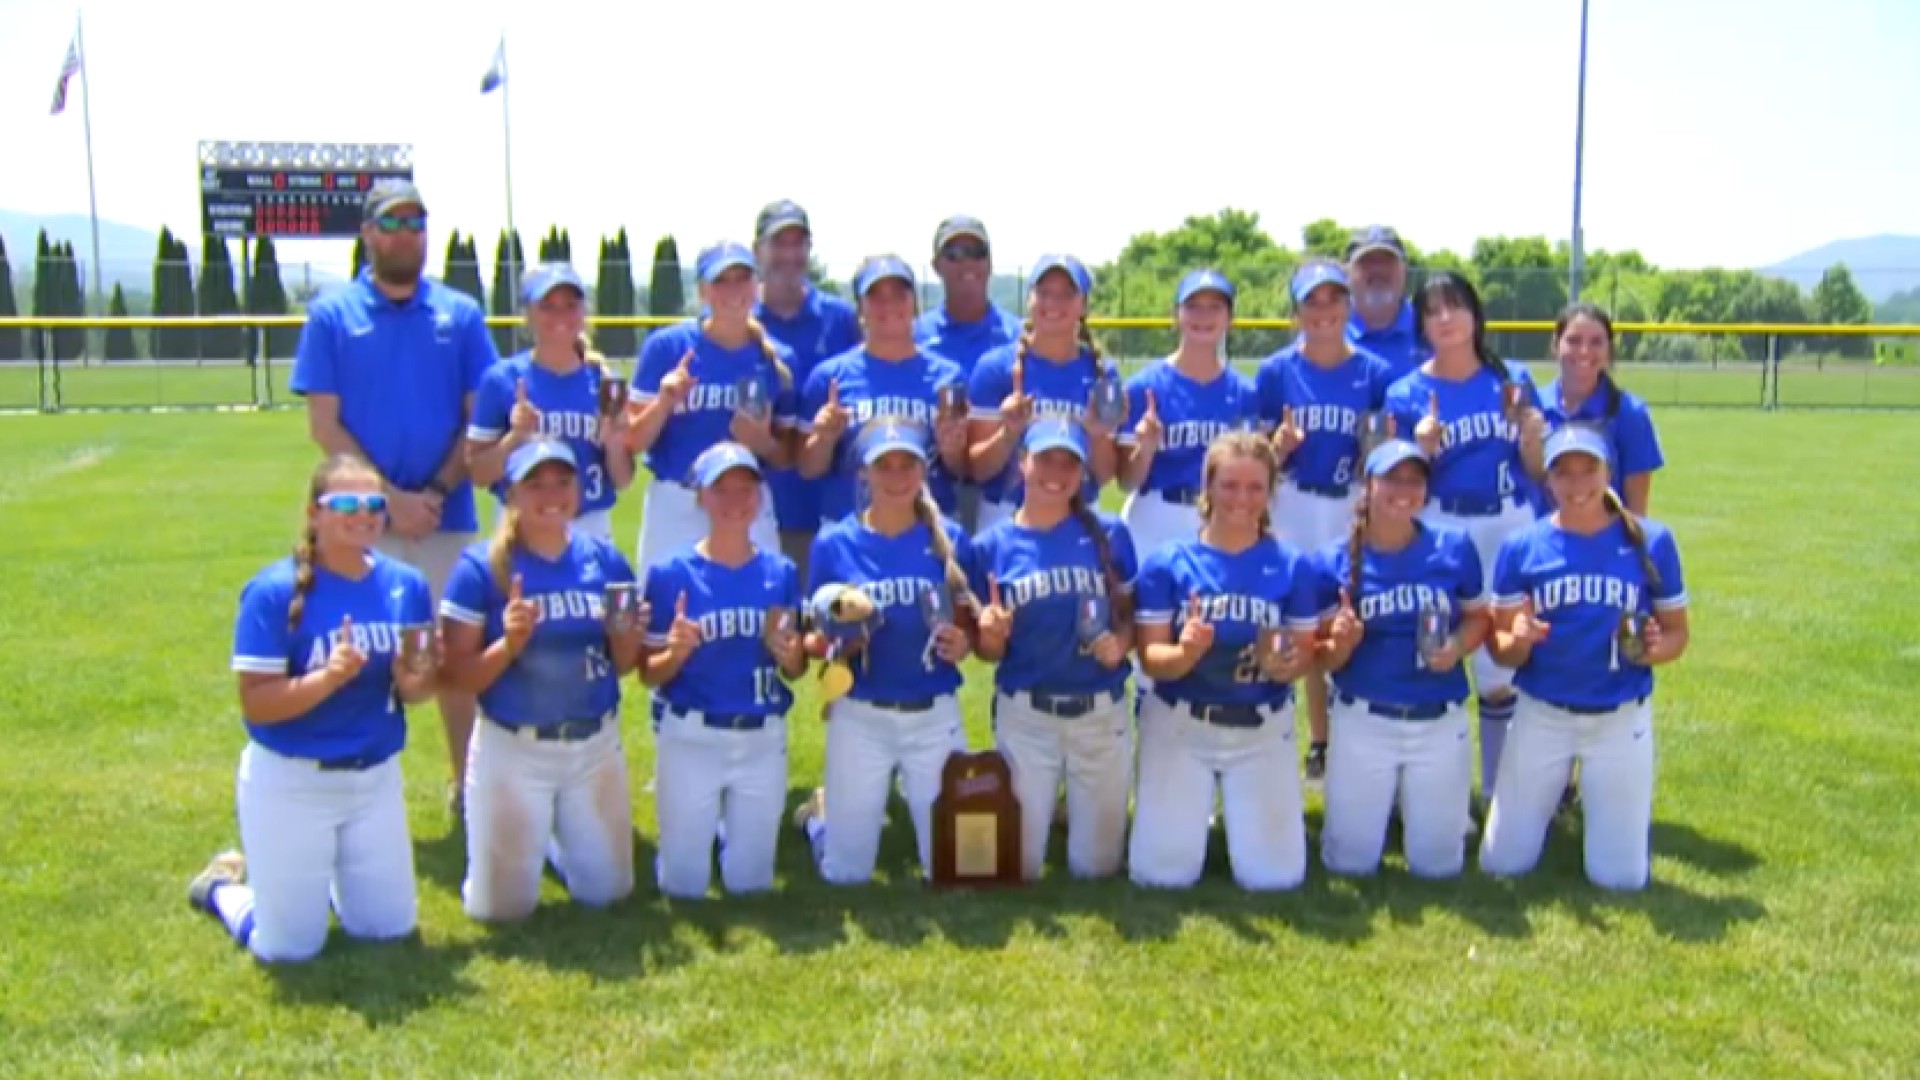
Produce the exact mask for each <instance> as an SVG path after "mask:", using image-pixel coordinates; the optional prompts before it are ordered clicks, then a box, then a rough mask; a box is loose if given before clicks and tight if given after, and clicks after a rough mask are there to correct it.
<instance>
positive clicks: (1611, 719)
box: [1480, 694, 1653, 889]
mask: <svg viewBox="0 0 1920 1080" xmlns="http://www.w3.org/2000/svg"><path fill="white" fill-rule="evenodd" d="M1575 761H1578V762H1579V763H1580V813H1581V817H1582V826H1583V828H1582V831H1583V833H1584V835H1585V844H1586V867H1587V880H1589V881H1591V882H1593V883H1594V884H1595V885H1599V886H1601V887H1603V888H1608V889H1638V888H1642V887H1644V886H1645V885H1646V883H1647V875H1648V852H1647V848H1648V837H1649V833H1650V832H1651V830H1652V828H1653V704H1652V701H1651V700H1647V701H1641V702H1638V703H1635V704H1628V705H1625V706H1622V707H1621V708H1618V709H1614V710H1612V711H1610V712H1604V713H1576V712H1569V711H1568V710H1566V709H1561V708H1556V707H1554V706H1552V705H1549V704H1547V703H1546V702H1544V701H1540V700H1539V699H1537V698H1532V697H1529V696H1527V695H1526V694H1521V695H1520V699H1519V702H1518V709H1517V710H1516V711H1515V713H1514V717H1513V730H1512V731H1511V732H1509V733H1508V735H1507V747H1506V752H1505V754H1504V756H1502V757H1501V759H1500V775H1499V779H1498V780H1497V781H1496V785H1495V787H1494V789H1493V808H1492V810H1491V811H1490V812H1489V814H1488V815H1487V831H1486V837H1485V838H1484V839H1483V840H1482V842H1481V844H1480V869H1481V870H1484V871H1485V872H1487V873H1489V874H1500V875H1516V874H1524V873H1527V872H1528V871H1530V870H1532V869H1533V867H1534V865H1535V864H1536V863H1538V862H1539V861H1540V849H1541V847H1542V846H1543V845H1544V844H1545V843H1546V837H1547V826H1548V824H1549V823H1551V822H1552V820H1553V815H1554V813H1555V812H1556V811H1557V809H1558V808H1559V805H1560V793H1561V792H1562V791H1563V790H1565V789H1566V786H1567V776H1568V772H1569V770H1570V769H1571V768H1572V766H1573V763H1574V762H1575Z"/></svg>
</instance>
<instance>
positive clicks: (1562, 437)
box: [1546, 424, 1613, 469]
mask: <svg viewBox="0 0 1920 1080" xmlns="http://www.w3.org/2000/svg"><path fill="white" fill-rule="evenodd" d="M1546 454H1547V467H1548V468H1549V469H1551V468H1552V467H1553V463H1554V462H1556V461H1558V460H1560V459H1561V458H1563V457H1566V456H1567V455H1568V454H1586V455H1587V456H1588V457H1591V458H1593V459H1594V460H1595V461H1598V462H1600V463H1601V464H1602V465H1606V464H1610V463H1611V461H1612V458H1613V453H1612V451H1610V450H1609V449H1608V448H1607V439H1606V436H1604V435H1602V434H1600V433H1599V432H1597V431H1595V430H1593V429H1592V428H1590V427H1587V426H1585V425H1583V424H1570V425H1568V426H1566V427H1563V428H1561V429H1560V430H1559V431H1556V432H1554V433H1553V434H1552V435H1549V436H1547V447H1546Z"/></svg>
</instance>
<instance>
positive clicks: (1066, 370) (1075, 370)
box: [967, 345, 1101, 506]
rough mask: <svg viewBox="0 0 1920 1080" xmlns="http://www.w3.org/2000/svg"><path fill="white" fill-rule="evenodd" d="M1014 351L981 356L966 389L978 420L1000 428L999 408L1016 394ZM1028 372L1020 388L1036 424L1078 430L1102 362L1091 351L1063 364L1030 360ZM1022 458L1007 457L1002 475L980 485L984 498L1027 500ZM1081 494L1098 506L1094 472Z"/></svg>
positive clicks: (1007, 347)
mask: <svg viewBox="0 0 1920 1080" xmlns="http://www.w3.org/2000/svg"><path fill="white" fill-rule="evenodd" d="M1016 349H1018V346H1017V345H1003V346H1001V347H999V348H997V349H994V350H992V351H991V352H988V353H987V354H986V355H985V356H982V357H981V358H980V363H979V364H978V365H976V366H975V367H974V369H973V378H972V379H970V380H968V383H967V402H968V405H969V408H970V412H971V415H972V416H973V418H974V419H977V420H991V421H993V422H995V423H999V421H1000V405H1001V403H1002V402H1004V401H1006V399H1007V395H1009V394H1011V393H1013V356H1014V352H1015V350H1016ZM1025 368H1026V372H1025V374H1024V375H1023V376H1022V382H1023V383H1024V388H1025V391H1026V394H1027V396H1028V397H1031V398H1032V399H1033V418H1034V419H1036V420H1038V419H1040V418H1042V417H1048V416H1059V417H1065V418H1066V419H1069V420H1072V421H1073V422H1074V423H1075V424H1078V423H1079V422H1080V418H1081V417H1083V416H1085V415H1086V413H1087V402H1088V401H1089V400H1091V399H1092V397H1093V384H1094V380H1096V379H1098V378H1099V377H1100V371H1101V366H1100V361H1098V360H1096V359H1094V356H1093V353H1092V351H1091V350H1088V349H1084V348H1083V349H1082V350H1081V351H1080V354H1079V355H1078V356H1076V357H1074V358H1073V359H1072V360H1068V361H1066V362H1064V363H1061V362H1056V361H1053V360H1047V359H1044V358H1042V357H1039V356H1034V355H1028V357H1027V359H1026V363H1025ZM1019 456H1020V455H1019V454H1018V453H1014V454H1010V455H1008V457H1007V464H1006V465H1005V467H1003V468H1002V469H1001V470H1000V473H999V475H997V476H994V477H992V478H990V479H988V480H985V481H982V482H981V484H980V497H981V498H983V499H986V500H988V501H990V502H1003V503H1008V504H1010V505H1013V506H1018V505H1020V503H1021V502H1023V501H1024V500H1025V498H1026V482H1025V481H1023V480H1022V479H1020V467H1019ZM1080 493H1081V494H1082V495H1083V496H1085V497H1086V500H1087V505H1089V506H1092V505H1095V504H1097V503H1098V502H1099V501H1100V485H1099V484H1096V483H1094V481H1093V470H1091V469H1088V470H1087V477H1086V480H1085V481H1084V483H1083V484H1082V486H1081V492H1080Z"/></svg>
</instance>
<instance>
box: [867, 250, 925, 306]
mask: <svg viewBox="0 0 1920 1080" xmlns="http://www.w3.org/2000/svg"><path fill="white" fill-rule="evenodd" d="M888 279H892V280H894V281H904V282H906V283H907V288H909V289H911V288H913V287H914V281H913V267H911V266H908V265H907V260H905V259H902V258H901V257H900V256H898V255H876V256H874V257H873V258H871V259H868V260H867V261H866V262H864V263H862V264H861V265H860V273H859V274H857V275H855V277H854V279H853V294H854V295H855V296H865V295H867V293H869V292H871V291H872V290H873V287H874V286H875V285H878V284H880V283H881V282H883V281H886V280H888Z"/></svg>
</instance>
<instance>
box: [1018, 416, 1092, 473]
mask: <svg viewBox="0 0 1920 1080" xmlns="http://www.w3.org/2000/svg"><path fill="white" fill-rule="evenodd" d="M1020 448H1021V449H1022V450H1024V451H1026V452H1027V453H1029V454H1038V453H1041V452H1042V451H1046V450H1066V451H1068V452H1070V453H1072V454H1073V456H1074V457H1077V458H1079V459H1080V460H1081V462H1083V463H1084V462H1085V461H1086V460H1087V437H1086V436H1085V435H1084V434H1082V433H1081V431H1080V425H1079V424H1076V423H1073V422H1072V421H1069V420H1065V419H1062V418H1061V417H1057V416H1050V417H1047V418H1046V419H1044V420H1036V421H1034V422H1033V423H1032V424H1031V425H1030V426H1028V428H1027V433H1026V435H1025V436H1024V437H1023V438H1022V439H1021V440H1020Z"/></svg>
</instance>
